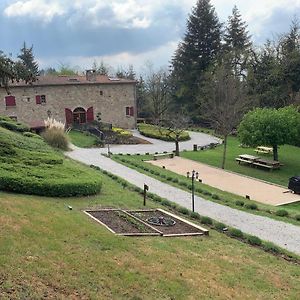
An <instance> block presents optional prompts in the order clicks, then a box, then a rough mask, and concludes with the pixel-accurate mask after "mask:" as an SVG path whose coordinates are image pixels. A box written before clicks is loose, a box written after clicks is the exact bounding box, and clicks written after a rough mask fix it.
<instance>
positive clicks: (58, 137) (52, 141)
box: [43, 127, 69, 151]
mask: <svg viewBox="0 0 300 300" xmlns="http://www.w3.org/2000/svg"><path fill="white" fill-rule="evenodd" d="M43 138H44V140H45V141H46V142H47V143H48V144H49V145H50V146H51V147H53V148H57V149H60V150H64V151H67V150H68V149H69V140H68V137H67V135H66V134H65V132H64V131H63V130H61V129H58V128H55V127H53V128H49V129H47V130H46V131H45V132H44V133H43Z"/></svg>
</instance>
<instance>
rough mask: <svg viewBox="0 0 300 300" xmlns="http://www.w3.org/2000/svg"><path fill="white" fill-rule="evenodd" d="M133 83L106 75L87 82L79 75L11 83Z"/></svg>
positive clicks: (55, 76)
mask: <svg viewBox="0 0 300 300" xmlns="http://www.w3.org/2000/svg"><path fill="white" fill-rule="evenodd" d="M122 83H131V84H135V83H136V81H135V80H129V79H122V78H111V77H108V76H105V75H97V76H95V80H87V79H86V76H79V75H72V76H69V75H46V76H37V81H35V82H33V83H31V84H26V83H25V82H24V81H20V82H14V83H11V84H10V86H12V87H13V86H29V85H32V86H43V85H45V86H47V85H78V84H79V85H81V84H122Z"/></svg>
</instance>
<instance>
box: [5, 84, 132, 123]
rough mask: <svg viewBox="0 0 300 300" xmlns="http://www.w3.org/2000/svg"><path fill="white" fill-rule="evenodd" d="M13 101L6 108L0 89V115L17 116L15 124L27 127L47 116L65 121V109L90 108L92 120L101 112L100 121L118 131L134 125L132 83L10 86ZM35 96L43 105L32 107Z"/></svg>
mask: <svg viewBox="0 0 300 300" xmlns="http://www.w3.org/2000/svg"><path fill="white" fill-rule="evenodd" d="M10 93H11V95H13V96H15V98H16V106H15V107H6V105H5V96H7V93H6V91H5V89H4V88H0V101H1V102H0V103H1V104H0V114H2V115H7V116H14V117H17V119H18V121H20V122H24V123H27V124H30V123H31V122H38V121H43V120H45V119H47V118H48V116H49V115H50V116H51V117H54V118H55V119H56V120H59V121H61V122H63V123H65V122H66V118H65V108H69V109H71V110H72V111H73V110H74V109H75V108H77V107H82V108H84V109H85V110H87V109H88V108H89V107H93V109H94V118H95V119H96V115H97V113H101V119H102V121H103V122H107V123H112V124H113V126H117V127H122V128H135V126H136V99H135V84H132V83H119V84H118V83H113V84H100V83H97V84H96V83H91V84H74V85H55V86H30V85H28V86H25V87H10ZM36 95H45V96H46V103H45V104H36ZM126 106H129V107H131V106H133V107H134V116H126Z"/></svg>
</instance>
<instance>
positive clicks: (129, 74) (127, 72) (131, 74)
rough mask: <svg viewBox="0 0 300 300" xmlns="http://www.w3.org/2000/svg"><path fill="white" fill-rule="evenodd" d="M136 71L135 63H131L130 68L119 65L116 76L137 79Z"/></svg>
mask: <svg viewBox="0 0 300 300" xmlns="http://www.w3.org/2000/svg"><path fill="white" fill-rule="evenodd" d="M135 76H136V74H135V71H134V68H133V65H129V66H128V68H127V69H126V68H123V67H119V68H118V70H117V72H116V77H118V78H125V79H130V80H135Z"/></svg>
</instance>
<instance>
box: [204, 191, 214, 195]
mask: <svg viewBox="0 0 300 300" xmlns="http://www.w3.org/2000/svg"><path fill="white" fill-rule="evenodd" d="M202 194H203V195H205V196H212V193H211V192H209V191H203V192H202Z"/></svg>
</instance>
